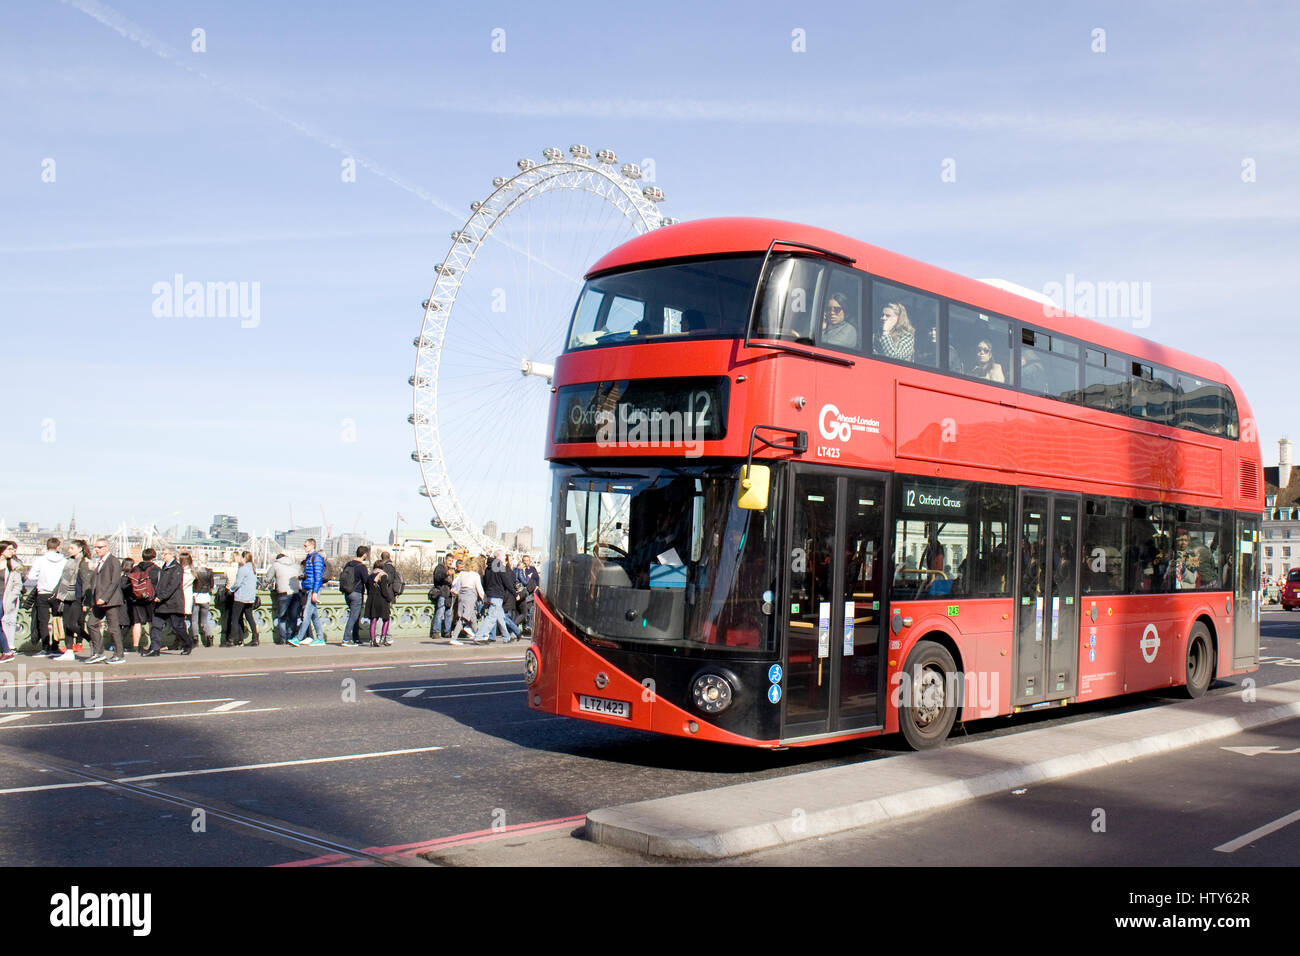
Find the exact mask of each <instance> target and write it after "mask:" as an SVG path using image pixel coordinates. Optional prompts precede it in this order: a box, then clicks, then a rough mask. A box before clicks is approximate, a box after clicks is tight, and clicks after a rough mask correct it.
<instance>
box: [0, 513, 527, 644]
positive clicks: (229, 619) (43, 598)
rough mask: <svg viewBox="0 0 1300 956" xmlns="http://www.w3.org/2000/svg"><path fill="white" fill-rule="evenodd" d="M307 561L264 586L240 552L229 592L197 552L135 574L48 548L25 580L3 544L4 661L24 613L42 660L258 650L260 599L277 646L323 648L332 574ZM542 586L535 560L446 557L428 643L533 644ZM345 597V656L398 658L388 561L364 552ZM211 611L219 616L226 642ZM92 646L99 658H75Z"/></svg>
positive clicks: (163, 553) (275, 566)
mask: <svg viewBox="0 0 1300 956" xmlns="http://www.w3.org/2000/svg"><path fill="white" fill-rule="evenodd" d="M306 550H307V556H306V558H304V559H303V560H302V561H297V560H295V559H294V558H292V557H290V556H289V555H286V554H284V553H280V554H278V555H277V556H276V559H275V561H274V562H273V563H272V564H271V565H270V567H269V568H268V569H267V570H266V571H265V573H264V574H263V575H262V576H261V578H260V580H259V577H258V574H257V571H256V568H255V566H254V560H253V555H252V553H251V552H249V551H236V552H232V553H231V555H230V559H229V562H228V564H227V565H226V566H225V567H224V569H223V572H224V581H222V580H218V577H217V574H216V573H214V572H213V570H212V569H210V568H207V567H204V566H201V565H200V566H196V565H195V563H194V560H193V558H192V556H191V555H190V554H189V553H188V552H184V551H180V552H178V551H176V550H174V549H173V548H171V547H170V546H163V547H162V548H161V549H160V550H155V549H153V548H145V549H144V550H143V551H142V552H141V554H140V560H139V561H138V562H137V561H133V560H132V559H131V558H121V559H119V558H118V557H117V556H116V555H114V554H113V553H112V547H111V544H110V542H109V541H108V539H106V538H97V539H96V540H95V542H94V544H93V545H91V544H89V543H88V542H87V541H85V540H83V539H75V540H71V541H68V542H66V543H65V542H62V541H60V540H59V539H58V538H50V539H48V540H47V541H46V550H45V553H44V554H43V555H41V556H40V557H39V558H37V559H36V560H35V561H34V562H32V565H31V567H30V568H28V569H26V572H25V573H24V568H23V565H22V563H21V562H20V561H19V560H18V558H17V555H16V545H15V544H14V542H12V541H0V661H8V660H12V659H13V658H14V657H15V656H16V650H17V648H16V647H14V646H13V644H14V636H15V635H16V634H17V625H18V611H19V608H20V606H21V607H25V608H28V609H30V611H31V622H32V626H31V638H32V643H33V645H34V647H35V653H36V654H37V655H43V656H46V657H49V658H52V659H53V660H55V661H61V662H69V663H72V662H81V663H88V664H98V663H108V664H120V663H124V662H125V660H126V656H125V655H126V654H128V653H134V652H138V653H139V654H140V655H141V656H144V657H158V656H160V655H161V653H162V649H163V646H164V636H165V635H166V633H167V632H168V631H170V632H171V634H172V640H173V647H174V649H176V650H179V651H180V653H181V654H183V655H188V654H190V653H192V652H193V649H194V647H195V646H196V644H198V643H199V642H200V641H201V642H202V643H203V645H204V646H205V647H211V646H212V644H213V641H214V640H219V646H221V647H238V646H249V647H256V646H257V645H258V644H259V643H260V641H261V635H260V634H259V632H258V626H257V618H256V615H255V614H254V612H255V610H256V609H257V608H259V607H260V606H261V597H260V595H259V588H263V589H265V590H267V591H269V592H270V595H271V602H272V604H271V608H270V610H271V618H272V621H273V631H274V633H273V639H274V642H275V643H277V644H289V645H291V646H294V647H311V646H324V645H325V643H326V642H325V636H324V629H323V625H322V615H321V611H320V602H321V593H322V590H323V589H324V587H325V585H326V582H327V578H328V575H329V571H328V566H327V564H326V562H325V558H324V556H323V555H322V554H321V553H320V552H319V551H318V550H317V549H316V542H315V541H314V540H312V539H309V540H308V541H307V542H306ZM539 585H540V578H539V575H538V572H537V569H536V568H535V567H533V566H532V559H531V558H530V557H529V556H528V555H523V556H522V557H521V558H518V559H515V558H513V557H512V556H510V555H507V554H506V553H505V552H504V551H497V552H496V553H495V554H493V555H491V556H487V555H482V556H477V557H470V556H469V555H468V554H465V553H463V552H460V553H459V554H449V555H447V556H446V558H445V560H444V561H442V562H440V563H439V564H438V566H437V567H436V569H435V571H434V575H433V586H432V587H431V588H430V589H429V592H428V596H429V601H430V603H431V604H432V605H433V606H434V611H433V615H432V618H431V621H430V629H429V636H430V637H441V638H443V639H446V640H448V641H449V643H451V644H453V645H456V646H463V645H464V644H466V643H468V642H469V641H472V642H473V643H475V644H488V643H491V642H494V641H496V640H498V636H499V639H500V640H501V641H502V642H503V643H508V642H510V641H512V640H517V639H519V638H520V637H522V636H523V635H526V634H531V633H532V627H533V613H534V604H535V594H536V592H537V589H538V586H539ZM337 586H338V589H339V591H340V592H342V595H343V598H344V602H345V604H346V606H347V615H346V618H345V622H344V628H343V645H344V646H345V647H358V646H371V647H383V646H391V645H392V643H393V639H392V636H391V634H390V628H391V626H392V612H393V606H394V605H395V604H396V603H397V599H398V597H399V596H400V595H401V594H402V592H403V590H404V589H405V582H404V581H403V580H402V576H401V574H400V573H399V571H398V569H397V567H396V566H395V565H394V564H393V560H392V555H391V554H390V553H389V552H387V551H384V552H381V553H380V554H379V556H378V557H377V558H375V559H373V560H372V558H371V553H370V549H369V548H367V547H364V546H363V547H360V548H357V550H356V556H355V557H354V558H352V559H351V560H349V561H348V562H347V563H346V564H345V565H344V566H343V568H342V569H341V570H340V572H339V575H338V580H337ZM214 611H217V612H220V629H219V632H218V628H217V626H216V625H215V623H214V616H213V612H214ZM367 621H368V622H369V624H368V627H367V626H366V625H365V622H367ZM313 633H314V637H313ZM462 635H463V636H464V637H465V638H466V639H467V640H464V641H463V640H460V638H461V636H462ZM85 645H89V649H90V656H89V657H78V656H77V652H78V651H81V650H83V648H84V646H85Z"/></svg>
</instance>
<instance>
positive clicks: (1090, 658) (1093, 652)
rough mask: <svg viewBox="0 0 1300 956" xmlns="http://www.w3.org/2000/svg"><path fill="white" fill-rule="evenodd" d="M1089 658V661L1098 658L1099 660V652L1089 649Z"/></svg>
mask: <svg viewBox="0 0 1300 956" xmlns="http://www.w3.org/2000/svg"><path fill="white" fill-rule="evenodd" d="M1088 660H1089V661H1096V660H1097V652H1096V651H1089V652H1088Z"/></svg>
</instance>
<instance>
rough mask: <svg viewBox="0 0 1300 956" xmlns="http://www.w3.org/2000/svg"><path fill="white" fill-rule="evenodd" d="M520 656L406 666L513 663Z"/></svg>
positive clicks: (410, 665) (519, 658)
mask: <svg viewBox="0 0 1300 956" xmlns="http://www.w3.org/2000/svg"><path fill="white" fill-rule="evenodd" d="M522 660H523V658H522V657H494V658H491V659H488V660H481V661H438V662H437V663H434V664H407V665H406V666H407V667H453V666H455V665H456V664H514V663H516V662H518V661H522Z"/></svg>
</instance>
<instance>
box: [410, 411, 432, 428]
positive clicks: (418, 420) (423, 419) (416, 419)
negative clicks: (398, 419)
mask: <svg viewBox="0 0 1300 956" xmlns="http://www.w3.org/2000/svg"><path fill="white" fill-rule="evenodd" d="M406 421H407V423H408V424H411V425H427V424H428V423H429V416H428V415H425V414H422V413H420V412H411V414H409V415H407V416H406Z"/></svg>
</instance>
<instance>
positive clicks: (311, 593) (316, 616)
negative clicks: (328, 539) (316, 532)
mask: <svg viewBox="0 0 1300 956" xmlns="http://www.w3.org/2000/svg"><path fill="white" fill-rule="evenodd" d="M303 544H304V546H305V547H306V548H307V560H306V561H305V562H304V563H303V577H302V601H303V603H302V623H301V624H299V625H298V633H297V634H295V635H294V636H293V637H291V638H289V643H290V644H292V645H293V646H294V647H313V646H314V647H324V646H325V632H324V630H323V629H322V628H321V622H320V607H319V605H320V589H321V588H322V587H323V586H324V584H325V556H324V555H323V554H321V553H320V552H319V551H317V550H316V539H315V538H308V539H307V540H306V541H305V542H303ZM312 625H315V627H316V637H315V639H314V640H313V639H312V638H310V637H308V636H307V635H308V633H309V632H310V630H311V628H312ZM304 638H306V640H304Z"/></svg>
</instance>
